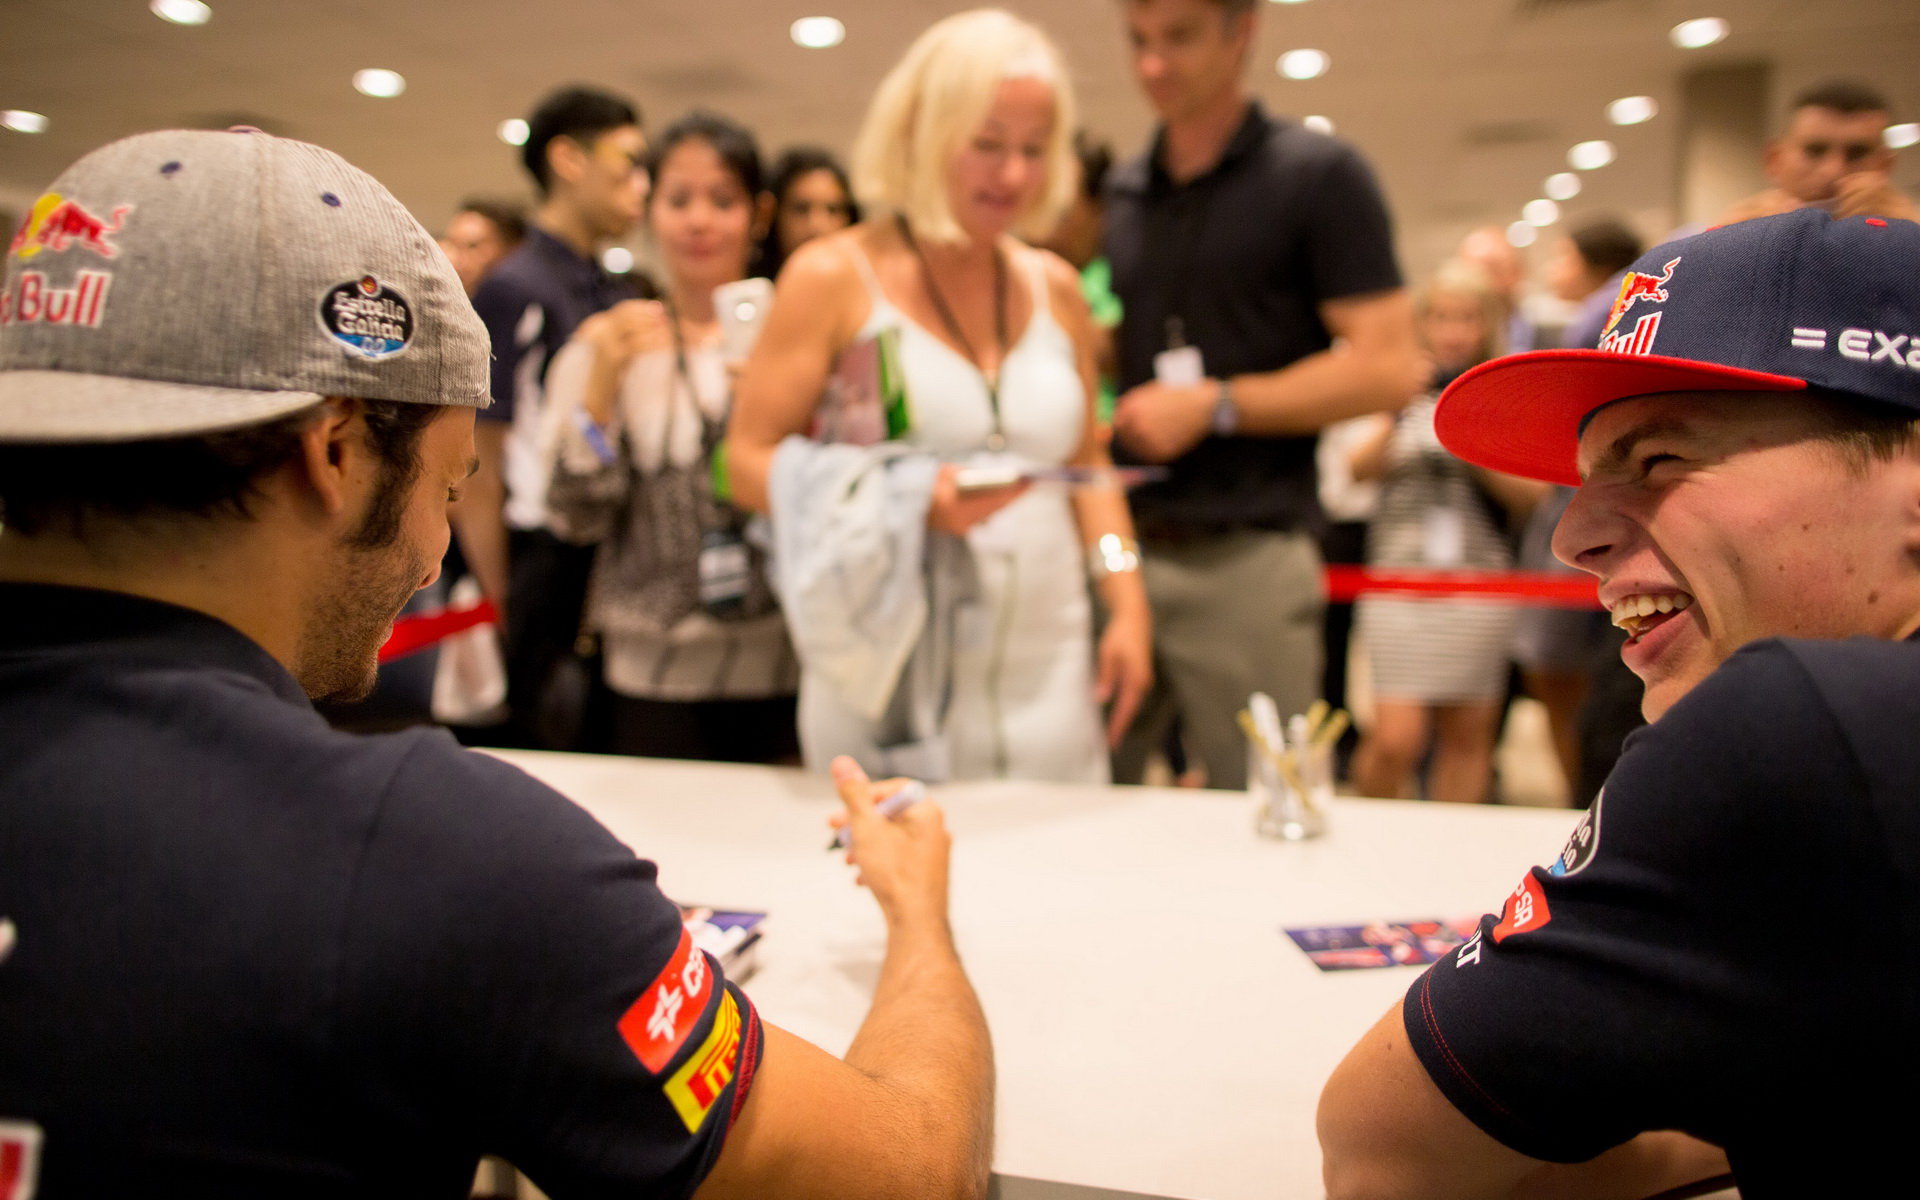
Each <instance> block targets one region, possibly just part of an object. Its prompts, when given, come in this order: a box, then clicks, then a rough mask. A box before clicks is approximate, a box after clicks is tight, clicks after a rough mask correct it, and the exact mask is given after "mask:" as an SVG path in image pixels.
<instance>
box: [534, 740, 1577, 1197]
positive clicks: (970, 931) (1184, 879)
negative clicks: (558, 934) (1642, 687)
mask: <svg viewBox="0 0 1920 1200" xmlns="http://www.w3.org/2000/svg"><path fill="white" fill-rule="evenodd" d="M501 757H503V758H506V759H508V760H509V761H512V762H514V763H517V764H519V765H520V766H522V767H523V768H525V769H526V770H527V771H529V772H531V773H532V774H534V775H536V776H538V777H540V778H541V779H544V780H546V781H547V782H548V783H550V784H552V785H553V786H554V787H556V788H558V789H559V790H560V791H562V792H564V793H566V794H567V795H569V796H571V797H573V798H574V799H575V800H576V801H578V802H579V803H580V804H581V805H582V806H584V807H585V808H586V809H588V810H589V811H590V812H592V813H593V814H594V815H595V816H597V817H598V818H599V819H600V820H601V821H602V822H604V823H605V824H606V826H607V827H608V828H609V829H611V830H612V831H613V832H614V834H615V835H616V836H618V837H619V838H621V839H622V840H623V841H625V842H626V843H627V844H629V845H631V846H632V847H633V848H634V849H635V850H636V851H637V852H638V853H639V854H641V855H642V856H643V857H646V858H651V859H653V860H655V861H656V862H658V863H659V864H660V882H661V886H662V887H663V888H664V889H665V890H666V892H667V894H668V895H670V896H672V897H673V898H674V899H676V900H680V901H683V902H688V903H699V904H711V905H715V906H717V907H732V908H746V909H765V910H767V911H769V912H770V913H772V914H773V915H772V917H771V919H770V921H769V933H768V935H767V938H766V941H765V943H764V945H763V946H762V948H761V958H760V968H759V971H758V972H757V973H756V974H755V975H754V976H753V977H752V979H751V980H750V981H749V982H748V984H747V990H748V992H749V993H750V994H751V995H752V996H753V998H754V1002H755V1003H756V1004H757V1005H758V1006H759V1007H760V1011H761V1013H762V1015H763V1016H764V1017H765V1018H766V1019H768V1020H770V1021H772V1022H774V1023H775V1024H777V1025H780V1026H782V1027H784V1028H786V1029H788V1030H790V1031H792V1032H794V1033H796V1034H799V1035H800V1036H802V1037H805V1038H808V1039H809V1040H812V1041H814V1042H816V1043H818V1044H819V1045H821V1046H824V1047H825V1048H827V1049H828V1050H831V1051H833V1052H835V1053H841V1052H843V1051H844V1050H845V1049H846V1046H847V1043H848V1042H849V1041H850V1040H851V1039H852V1036H853V1032H854V1030H855V1028H856V1027H857V1026H858V1024H859V1021H860V1018H861V1016H862V1015H863V1014H864V1013H865V1011H866V1007H867V1002H868V1000H869V998H870V997H871V995H872V991H873V984H874V980H875V978H876V975H877V972H878V969H879V963H880V955H881V947H882V941H883V939H882V926H881V922H880V918H879V913H878V911H877V909H875V907H874V906H873V903H872V900H871V899H870V898H869V897H868V896H867V895H866V894H865V893H864V892H863V891H861V890H860V889H859V888H857V887H855V886H854V884H853V882H852V878H851V874H850V872H849V870H848V868H846V867H845V866H844V865H843V864H842V863H841V861H840V859H839V856H838V855H833V854H828V853H826V852H825V849H824V847H825V845H826V841H827V837H828V831H827V827H826V824H825V820H826V816H827V814H828V813H830V812H832V811H833V810H834V807H835V805H836V803H837V802H836V801H835V800H834V799H833V794H832V789H831V787H830V786H829V785H828V783H827V781H826V780H825V779H823V778H820V777H818V776H812V775H806V774H803V773H800V772H798V771H791V770H781V769H776V768H766V767H734V766H720V765H714V764H705V763H699V764H696V763H671V762H662V761H657V760H644V759H618V758H602V757H596V756H588V755H561V754H535V753H513V754H502V755H501ZM934 795H935V797H936V798H937V799H938V800H939V801H940V802H941V804H942V805H943V806H944V807H945V808H946V810H947V813H948V823H949V825H950V826H951V828H952V829H953V831H954V835H955V846H954V866H953V923H954V929H955V934H956V937H957V938H958V940H959V943H960V953H961V956H962V958H963V960H964V961H965V963H966V965H967V969H968V973H969V974H970V975H971V977H972V978H973V981H974V984H975V986H976V987H977V988H978V989H979V992H980V996H981V999H982V1001H983V1003H984V1004H985V1006H986V1011H987V1019H988V1022H989V1024H990V1026H991V1027H992V1031H993V1040H994V1047H995V1058H996V1062H997V1065H998V1076H999V1092H998V1124H997V1142H996V1149H995V1154H994V1169H995V1174H996V1177H997V1189H998V1194H999V1195H1000V1196H1002V1197H1006V1198H1009V1200H1014V1198H1024V1200H1053V1198H1054V1197H1060V1198H1062V1200H1065V1198H1069V1197H1071V1198H1076V1200H1086V1198H1092V1197H1099V1196H1111V1195H1114V1194H1122V1195H1124V1194H1134V1193H1145V1194H1147V1195H1150V1196H1156V1197H1174V1198H1179V1200H1242V1198H1249V1200H1250V1198H1252V1197H1262V1198H1266V1197H1276V1196H1277V1197H1302V1196H1318V1195H1320V1194H1321V1191H1320V1154H1319V1148H1318V1144H1317V1142H1316V1140H1315V1138H1314V1132H1313V1112H1314V1105H1315V1103H1316V1101H1317V1099H1318V1097H1319V1093H1320V1088H1321V1085H1322V1084H1323V1083H1324V1082H1325V1081H1326V1078H1327V1076H1328V1074H1329V1073H1330V1072H1331V1071H1332V1069H1333V1067H1334V1065H1335V1064H1336V1063H1337V1062H1338V1061H1339V1060H1340V1058H1341V1056H1342V1055H1344V1054H1345V1053H1346V1051H1347V1049H1348V1047H1350V1046H1351V1045H1352V1044H1353V1043H1354V1041H1355V1040H1356V1039H1357V1038H1358V1037H1359V1036H1360V1034H1361V1033H1363V1032H1364V1031H1365V1030H1366V1029H1367V1028H1368V1027H1369V1026H1370V1025H1371V1024H1372V1023H1373V1022H1374V1021H1375V1020H1377V1019H1378V1018H1379V1016H1380V1014H1381V1013H1382V1012H1383V1011H1384V1010H1385V1009H1386V1008H1387V1006H1389V1005H1390V1004H1392V1003H1393V1001H1394V1000H1395V999H1396V998H1398V997H1399V996H1400V995H1401V994H1402V993H1404V992H1405V991H1406V989H1407V987H1408V986H1409V985H1410V984H1411V983H1412V982H1413V980H1414V979H1415V978H1416V976H1417V970H1415V969H1412V968H1396V969H1391V970H1372V971H1349V972H1337V973H1323V972H1321V971H1320V970H1319V969H1318V968H1316V967H1315V966H1314V965H1313V964H1312V963H1310V962H1309V961H1308V960H1307V959H1306V957H1305V956H1304V955H1302V954H1301V953H1300V951H1299V950H1297V949H1296V948H1295V947H1294V945H1293V943H1292V941H1291V940H1290V939H1288V938H1287V936H1286V935H1285V934H1284V933H1283V932H1282V930H1283V929H1284V928H1287V927H1299V926H1304V925H1348V924H1360V923H1362V922H1364V921H1367V920H1370V919H1387V920H1410V919H1419V918H1448V917H1456V916H1467V915H1472V914H1477V913H1480V912H1483V911H1487V910H1489V909H1492V908H1494V907H1497V906H1498V905H1499V903H1500V902H1501V900H1502V899H1503V898H1504V897H1505V895H1506V893H1507V892H1508V891H1509V890H1510V889H1511V888H1512V887H1513V886H1514V884H1516V883H1517V882H1518V881H1519V879H1520V877H1521V875H1522V874H1523V873H1524V872H1525V871H1526V869H1527V868H1528V867H1530V866H1532V865H1534V864H1536V863H1543V862H1546V861H1548V860H1550V859H1551V858H1552V857H1553V856H1554V855H1555V854H1557V853H1558V852H1559V850H1560V848H1561V846H1562V845H1563V844H1564V842H1565V840H1566V836H1567V834H1568V832H1569V831H1570V830H1571V828H1572V827H1573V824H1574V821H1575V818H1576V814H1573V813H1569V812H1567V811H1564V810H1539V809H1510V808H1479V807H1468V806H1452V805H1437V804H1411V803H1401V802H1389V801H1367V800H1346V801H1340V802H1338V803H1337V805H1336V807H1335V808H1334V810H1333V811H1332V813H1331V814H1330V818H1329V822H1328V825H1329V830H1328V833H1327V835H1326V836H1325V837H1324V838H1321V839H1319V840H1317V841H1313V842H1306V843H1297V844H1296V843H1283V842H1273V841H1266V840H1263V839H1261V838H1258V837H1256V836H1255V835H1254V833H1253V825H1252V811H1251V808H1250V806H1249V804H1248V802H1247V801H1246V799H1245V798H1244V797H1240V796H1234V795H1231V794H1227V793H1220V792H1194V791H1180V790H1171V789H1156V788H1088V787H1064V786H1058V785H1038V784H1016V783H996V784H968V785H955V786H949V787H939V788H936V789H934Z"/></svg>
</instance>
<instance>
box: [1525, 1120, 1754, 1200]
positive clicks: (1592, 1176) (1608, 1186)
mask: <svg viewBox="0 0 1920 1200" xmlns="http://www.w3.org/2000/svg"><path fill="white" fill-rule="evenodd" d="M1721 1177H1726V1178H1727V1181H1728V1186H1731V1185H1732V1178H1731V1174H1730V1168H1729V1167H1728V1165H1727V1155H1726V1152H1725V1151H1723V1150H1721V1149H1720V1148H1719V1147H1717V1146H1709V1145H1708V1144H1707V1143H1705V1142H1702V1141H1699V1140H1698V1139H1695V1138H1691V1137H1688V1136H1687V1135H1686V1134H1684V1133H1675V1132H1672V1131H1667V1132H1661V1133H1643V1134H1641V1135H1640V1136H1639V1137H1637V1138H1634V1139H1633V1140H1632V1141H1630V1142H1625V1143H1622V1144H1621V1145H1618V1146H1615V1147H1614V1148H1613V1149H1611V1150H1609V1151H1607V1152H1606V1153H1605V1154H1602V1155H1600V1156H1599V1157H1597V1158H1592V1159H1589V1160H1587V1161H1586V1162H1583V1163H1567V1164H1560V1163H1555V1164H1553V1165H1551V1166H1546V1167H1542V1168H1540V1169H1539V1170H1538V1171H1535V1172H1534V1173H1533V1174H1532V1175H1529V1176H1528V1177H1527V1178H1526V1179H1524V1180H1522V1181H1521V1183H1520V1186H1518V1187H1517V1188H1515V1189H1514V1190H1513V1192H1512V1193H1511V1200H1603V1198H1605V1197H1615V1196H1655V1195H1658V1194H1660V1193H1661V1192H1668V1191H1672V1190H1673V1189H1675V1188H1678V1187H1684V1186H1686V1185H1688V1184H1692V1183H1699V1182H1701V1181H1702V1180H1711V1179H1718V1178H1721Z"/></svg>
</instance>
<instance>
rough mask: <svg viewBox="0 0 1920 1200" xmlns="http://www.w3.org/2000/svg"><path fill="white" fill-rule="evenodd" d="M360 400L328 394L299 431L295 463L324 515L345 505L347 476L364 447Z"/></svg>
mask: <svg viewBox="0 0 1920 1200" xmlns="http://www.w3.org/2000/svg"><path fill="white" fill-rule="evenodd" d="M361 425H362V416H361V409H360V402H359V401H357V400H349V399H346V398H343V397H340V396H328V397H327V398H326V399H325V400H324V401H322V402H321V405H320V415H319V416H318V417H317V418H315V419H314V421H313V423H312V424H310V425H308V426H307V427H306V428H305V429H303V430H301V431H300V456H299V466H300V471H301V474H302V476H303V478H302V482H303V483H304V485H305V487H306V489H307V490H308V492H309V494H310V495H311V496H312V497H313V499H314V500H315V502H316V503H318V504H319V505H320V508H321V510H322V511H323V512H325V513H327V514H328V515H330V516H331V515H337V514H339V513H343V512H345V511H346V510H347V508H348V503H349V495H350V493H351V488H352V479H351V476H352V475H353V474H354V472H355V471H356V470H357V459H358V457H359V456H360V454H361V452H362V451H363V450H364V448H365V438H364V435H363V433H362V431H361Z"/></svg>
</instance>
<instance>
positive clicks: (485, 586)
mask: <svg viewBox="0 0 1920 1200" xmlns="http://www.w3.org/2000/svg"><path fill="white" fill-rule="evenodd" d="M506 438H507V427H506V424H505V422H502V421H493V420H481V421H479V422H477V423H476V424H475V425H474V430H473V446H474V470H473V476H472V477H471V478H470V479H468V480H467V482H466V485H465V486H464V487H463V488H462V489H461V491H462V495H461V497H460V503H458V504H456V505H455V506H454V508H453V511H452V513H450V514H449V516H450V517H451V520H452V523H453V530H454V534H455V536H457V537H458V538H459V539H460V553H461V554H463V555H465V556H466V560H467V569H468V570H470V571H472V572H473V577H474V578H475V579H477V580H479V581H480V591H481V592H482V593H483V594H484V595H485V596H486V597H487V599H489V600H491V601H493V606H494V607H495V608H496V609H498V610H499V611H500V619H501V621H502V623H503V624H504V623H505V621H506V611H507V580H508V579H509V578H510V576H509V574H508V572H509V567H508V560H507V517H506V508H507V483H506V453H507V452H506Z"/></svg>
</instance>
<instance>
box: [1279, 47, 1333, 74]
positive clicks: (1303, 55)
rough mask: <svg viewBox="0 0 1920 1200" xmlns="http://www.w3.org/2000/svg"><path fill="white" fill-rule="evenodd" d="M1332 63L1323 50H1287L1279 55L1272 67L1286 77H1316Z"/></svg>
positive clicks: (1323, 72)
mask: <svg viewBox="0 0 1920 1200" xmlns="http://www.w3.org/2000/svg"><path fill="white" fill-rule="evenodd" d="M1332 65H1333V60H1332V59H1331V58H1328V57H1327V52H1326V51H1325V50H1289V51H1287V52H1286V53H1285V54H1282V55H1281V56H1280V61H1279V62H1278V63H1276V64H1275V67H1274V69H1275V70H1277V71H1279V72H1280V73H1281V74H1282V75H1284V76H1286V77H1287V78H1288V79H1318V78H1319V77H1320V76H1322V75H1325V74H1326V73H1327V68H1328V67H1330V66H1332Z"/></svg>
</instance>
